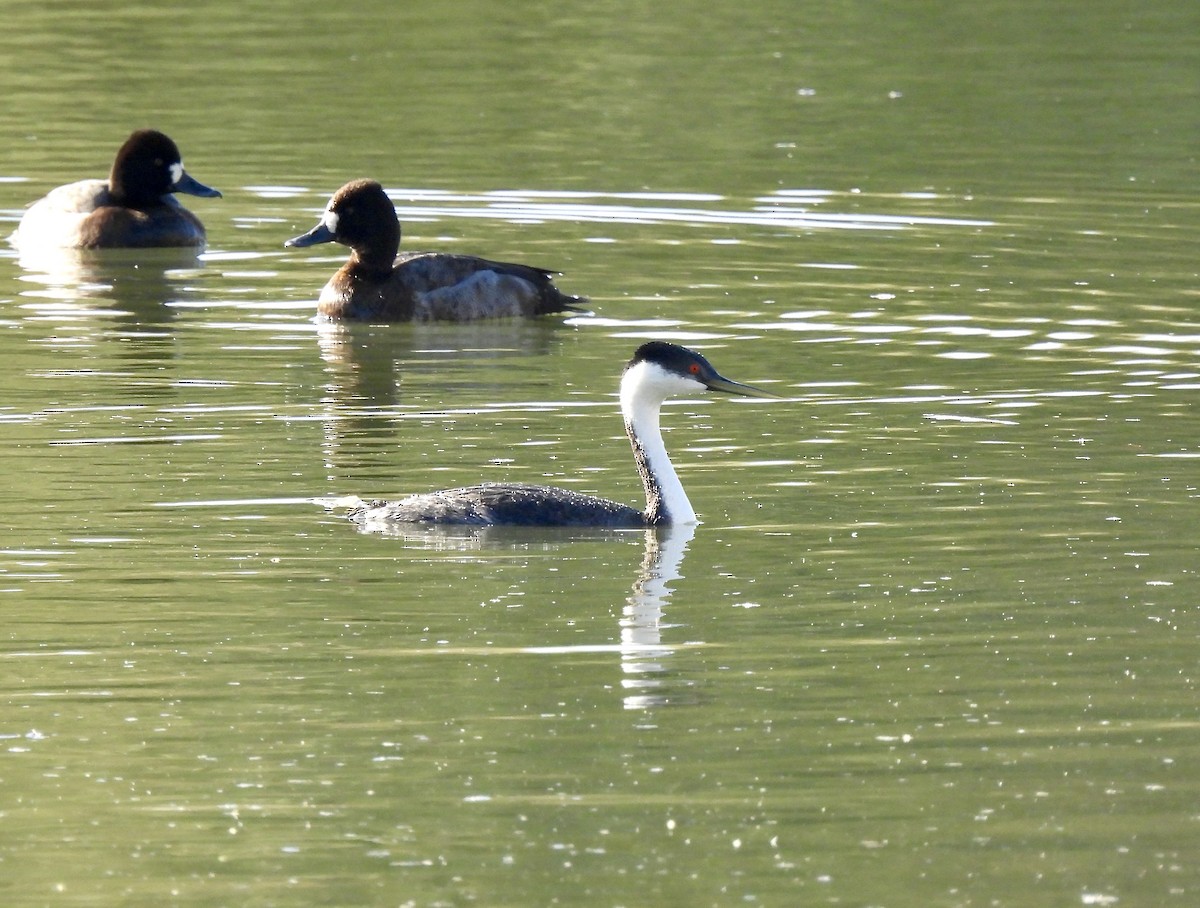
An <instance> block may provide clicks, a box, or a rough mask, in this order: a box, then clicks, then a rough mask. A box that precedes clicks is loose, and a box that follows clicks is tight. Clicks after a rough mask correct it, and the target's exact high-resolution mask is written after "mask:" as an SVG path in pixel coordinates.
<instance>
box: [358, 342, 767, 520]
mask: <svg viewBox="0 0 1200 908" xmlns="http://www.w3.org/2000/svg"><path fill="white" fill-rule="evenodd" d="M704 390H709V391H721V392H724V393H726V394H738V395H741V396H744V397H769V398H777V397H778V395H776V394H772V393H771V392H770V391H764V390H763V389H762V388H755V387H754V386H753V385H744V384H742V383H741V382H736V381H731V380H730V379H728V378H725V377H724V376H723V375H721V374H720V373H718V372H717V370H716V369H714V368H713V367H712V365H711V364H710V363H709V362H708V360H707V359H705V358H704V357H703V356H701V355H700V354H699V353H696V352H695V351H694V350H688V349H686V348H685V347H680V346H678V345H676V344H668V343H664V342H662V341H651V342H649V343H646V344H643V345H642V346H641V347H639V348H638V349H637V352H635V353H634V354H633V359H631V360H630V361H629V363H628V364H627V365H626V366H625V372H624V374H623V375H622V376H621V413H622V415H623V416H624V417H625V432H626V434H627V435H628V436H629V443H630V444H631V445H632V446H633V459H634V462H635V464H636V465H637V471H638V473H639V474H640V475H641V477H642V485H643V486H644V487H645V491H646V509H645V510H644V511H639V510H638V509H637V508H632V507H630V506H629V505H625V504H621V503H619V502H616V501H609V500H608V499H606V498H597V497H595V496H594V495H584V494H581V493H579V492H572V491H569V490H567V489H558V488H553V487H547V486H535V485H526V484H524V483H490V482H489V483H484V484H482V485H477V486H469V487H467V488H462V489H446V490H444V491H440V492H428V493H425V494H421V495H413V496H411V497H409V498H404V499H401V500H399V501H368V502H364V503H363V504H362V505H360V506H358V507H355V508H352V509H351V510H350V511H349V513H348V514H347V516H348V517H349V518H350V519H351V520H353V521H355V522H356V523H359V524H362V525H363V526H364V528H365V527H369V526H370V525H372V524H381V523H383V524H386V523H448V524H469V525H477V526H484V525H505V526H596V527H646V526H666V525H669V524H690V523H696V522H697V520H696V512H695V511H694V510H693V509H692V504H691V502H690V501H688V497H687V494H686V493H685V492H684V490H683V484H682V483H680V481H679V476H678V474H676V472H675V467H674V466H673V465H672V464H671V459H670V458H669V457H668V456H667V448H666V445H665V444H664V443H663V437H662V430H661V428H660V426H659V413H660V411H661V410H662V404H663V401H665V400H666V399H667V398H668V397H676V396H679V395H684V394H694V393H696V392H697V391H704Z"/></svg>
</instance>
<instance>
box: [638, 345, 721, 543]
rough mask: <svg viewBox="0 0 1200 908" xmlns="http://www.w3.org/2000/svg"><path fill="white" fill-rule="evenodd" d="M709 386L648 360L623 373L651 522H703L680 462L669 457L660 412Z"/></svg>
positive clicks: (648, 515)
mask: <svg viewBox="0 0 1200 908" xmlns="http://www.w3.org/2000/svg"><path fill="white" fill-rule="evenodd" d="M704 390H705V387H704V385H703V383H701V382H699V381H697V380H695V379H693V378H687V377H685V376H682V375H679V374H678V373H676V372H670V371H668V370H667V369H664V368H663V367H662V366H660V365H658V364H657V363H653V362H650V361H648V360H643V361H642V362H640V363H638V364H637V365H635V366H632V367H631V368H629V369H627V370H625V374H624V375H623V376H621V414H622V415H623V416H624V417H625V432H626V434H628V435H629V441H630V444H632V445H633V457H634V460H635V461H636V463H637V469H638V473H639V474H641V477H642V485H643V486H645V489H646V517H647V519H648V520H649V521H650V522H651V523H659V522H664V523H676V524H685V523H697V522H698V520H697V517H696V511H695V510H694V509H693V508H692V503H691V502H690V501H689V500H688V497H687V493H686V492H685V491H684V490H683V483H682V482H680V481H679V474H678V473H676V472H675V465H674V464H672V463H671V458H670V457H669V456H668V455H667V446H666V443H665V442H664V441H663V436H662V427H661V423H660V419H659V416H660V413H661V412H662V405H663V402H664V401H665V400H666V399H667V398H668V397H671V396H672V395H675V394H686V393H688V392H689V391H704Z"/></svg>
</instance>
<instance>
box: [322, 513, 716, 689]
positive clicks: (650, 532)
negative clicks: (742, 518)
mask: <svg viewBox="0 0 1200 908" xmlns="http://www.w3.org/2000/svg"><path fill="white" fill-rule="evenodd" d="M320 503H321V504H324V505H325V506H326V507H337V506H346V505H348V504H350V503H352V502H351V501H350V500H349V499H328V500H323V501H321V502H320ZM355 527H356V529H357V530H358V531H359V532H360V533H365V534H370V535H382V536H390V537H393V538H396V539H400V540H402V541H403V543H404V545H405V546H406V547H411V548H421V549H429V550H431V551H437V552H481V551H484V550H489V549H491V550H497V549H502V550H503V549H519V548H533V547H537V548H541V549H558V548H560V547H561V546H563V545H564V544H567V545H569V544H571V543H575V542H586V541H592V542H606V541H607V542H613V541H624V540H626V539H628V538H629V534H630V532H631V531H629V530H612V529H606V528H591V527H506V526H452V525H445V524H412V523H395V522H391V521H376V522H368V523H363V524H355ZM634 532H638V531H634ZM640 532H642V533H644V536H645V550H644V553H643V556H642V563H641V565H640V566H639V568H638V571H637V574H636V576H635V578H634V581H633V588H632V591H631V592H630V594H629V596H628V597H627V598H626V600H625V606H624V608H623V609H622V611H621V617H620V619H619V621H618V625H619V629H620V643H619V644H617V645H616V646H611V645H606V644H599V645H597V644H591V645H589V644H584V645H582V646H530V647H525V648H523V649H522V652H526V653H542V654H564V655H570V654H575V653H583V652H587V653H595V652H610V651H615V652H616V653H617V654H618V655H619V656H620V667H621V674H622V678H621V683H620V689H621V690H622V692H623V697H622V699H623V701H624V704H625V708H626V709H649V708H651V707H655V706H666V705H669V704H679V703H681V702H686V698H685V697H683V696H681V691H682V690H683V689H685V688H687V687H690V684H688V682H686V681H683V680H681V679H679V678H678V677H676V676H675V675H674V674H673V673H672V672H671V671H670V666H669V659H670V657H671V656H672V655H673V654H674V653H675V651H676V650H677V649H679V648H680V644H670V643H667V642H664V640H663V632H664V631H665V630H667V629H669V628H673V627H677V626H678V625H674V624H669V623H667V622H666V621H665V614H666V606H667V603H668V602H669V600H670V598H671V593H672V583H674V581H676V580H679V579H680V578H681V577H682V576H683V574H682V572H681V567H682V565H683V559H684V555H685V554H686V553H687V548H688V545H689V543H691V541H692V538H693V537H694V536H695V535H696V526H695V525H694V524H692V525H683V526H672V527H662V528H658V529H646V530H642V531H640Z"/></svg>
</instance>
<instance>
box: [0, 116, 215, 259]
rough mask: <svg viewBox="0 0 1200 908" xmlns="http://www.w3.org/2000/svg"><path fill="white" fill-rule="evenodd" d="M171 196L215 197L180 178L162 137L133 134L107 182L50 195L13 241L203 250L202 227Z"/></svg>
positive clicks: (172, 147)
mask: <svg viewBox="0 0 1200 908" xmlns="http://www.w3.org/2000/svg"><path fill="white" fill-rule="evenodd" d="M176 192H185V193H187V194H188V195H194V196H200V197H202V198H216V197H219V196H220V195H221V193H219V192H218V191H217V190H215V189H212V188H210V187H208V186H205V185H204V184H203V183H199V182H197V181H196V180H194V179H193V178H192V177H190V176H189V175H188V174H187V172H186V171H185V170H184V169H183V159H182V158H181V157H180V154H179V148H178V146H176V144H175V143H174V142H173V141H171V139H170V138H169V137H167V136H166V135H164V134H163V133H161V132H158V131H157V130H153V129H139V130H137V131H136V132H134V133H133V134H132V135H131V136H130V137H129V138H128V139H126V140H125V144H124V145H122V146H121V148H120V150H119V151H118V152H117V156H116V159H115V160H114V161H113V166H112V172H111V173H110V174H109V176H108V179H107V180H80V181H79V182H77V183H68V184H67V185H66V186H59V187H58V188H57V189H54V190H52V191H51V192H50V193H49V194H47V195H46V196H45V197H44V198H42V199H40V200H38V201H37V202H35V203H34V204H33V205H32V206H31V207H30V208H29V210H28V211H26V212H25V215H24V217H22V218H21V223H20V224H19V225H18V226H17V231H16V233H15V234H14V235H13V242H14V243H16V244H17V245H18V246H22V247H27V248H28V247H33V246H54V247H60V248H62V247H67V248H75V249H101V248H122V247H139V248H144V247H150V246H203V245H204V242H205V233H204V225H203V224H202V223H200V219H199V218H198V217H196V216H195V215H194V214H192V213H191V212H190V211H188V210H187V209H186V208H184V207H183V206H182V205H181V204H179V202H178V201H176V199H175V197H174V195H172V193H176Z"/></svg>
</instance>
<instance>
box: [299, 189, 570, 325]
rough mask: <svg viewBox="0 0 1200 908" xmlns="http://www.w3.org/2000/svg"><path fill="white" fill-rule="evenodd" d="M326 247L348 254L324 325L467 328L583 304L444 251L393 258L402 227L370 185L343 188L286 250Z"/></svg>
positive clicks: (512, 270) (529, 270) (507, 270)
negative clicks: (360, 322)
mask: <svg viewBox="0 0 1200 908" xmlns="http://www.w3.org/2000/svg"><path fill="white" fill-rule="evenodd" d="M329 242H336V243H341V244H342V245H344V246H349V247H350V249H351V254H350V261H348V262H347V263H346V264H345V265H343V266H342V267H341V269H339V270H338V271H337V273H336V274H334V276H333V277H331V278H330V279H329V282H328V283H327V284H326V285H325V287H324V289H323V290H322V291H321V296H320V299H319V300H318V301H317V309H318V311H319V312H320V313H321V314H322V315H324V316H325V317H326V318H338V319H368V320H370V319H374V320H378V321H388V322H407V321H451V322H466V321H472V320H475V319H484V318H504V317H514V316H515V317H531V316H535V315H547V314H549V313H553V312H575V311H579V310H578V308H577V307H576V305H575V304H576V303H582V302H584V300H583V299H582V298H580V297H576V296H567V295H566V294H565V293H562V292H561V291H559V289H558V288H557V287H555V286H554V283H553V281H552V280H551V274H552V272H549V271H545V270H543V269H541V268H533V267H531V266H529V265H514V264H510V263H507V262H493V261H489V260H488V259H481V258H477V257H476V256H473V255H456V254H452V253H446V252H406V253H403V254H400V255H397V252H398V250H399V249H400V221H399V219H397V217H396V209H395V208H394V207H393V206H392V201H391V199H389V198H388V197H387V193H385V192H384V191H383V187H382V186H380V185H379V184H378V183H376V182H375V181H374V180H354V181H352V182H350V183H347V184H346V185H345V186H343V187H342V188H341V189H339V190H338V191H337V192H336V193H334V195H333V198H331V199H330V200H329V204H328V205H327V206H326V208H325V213H324V214H323V215H322V216H321V220H320V222H319V223H318V224H317V226H316V227H314V228H313V229H312V230H310V231H309V232H308V233H305V234H303V235H302V236H298V237H294V238H293V239H290V240H288V241H287V242H286V243H284V244H283V245H285V246H313V245H316V244H317V243H329Z"/></svg>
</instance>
